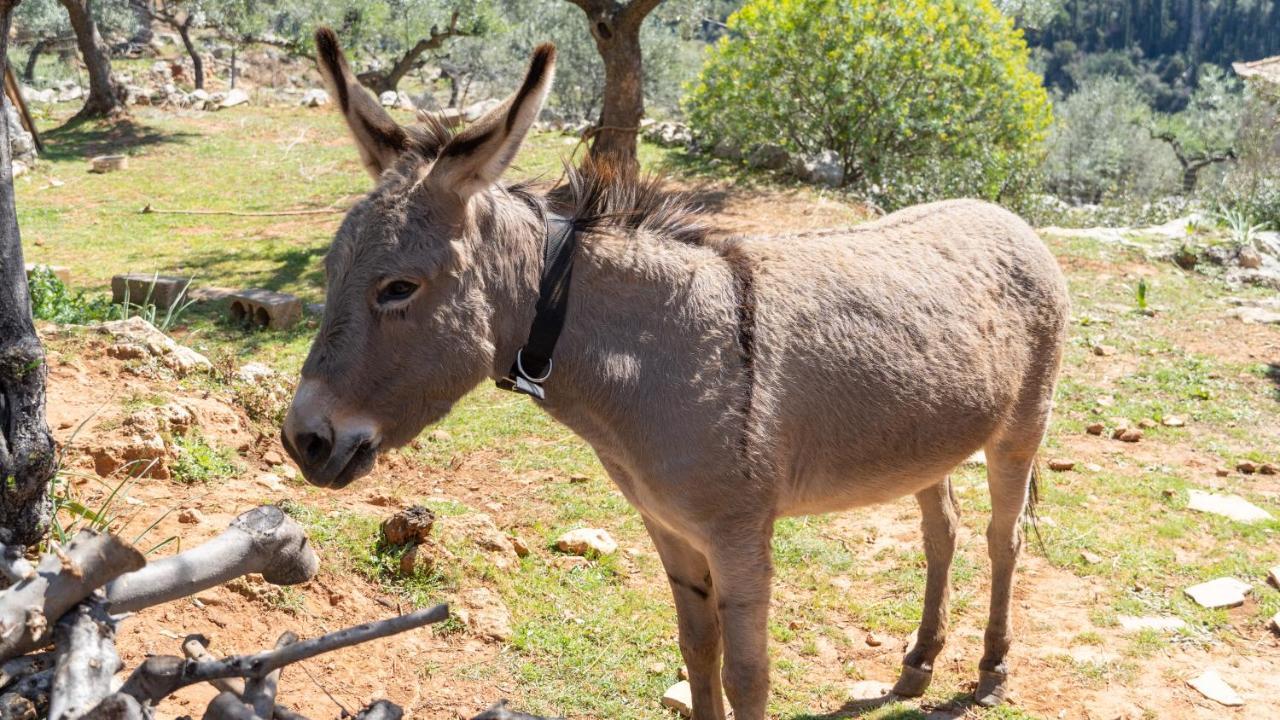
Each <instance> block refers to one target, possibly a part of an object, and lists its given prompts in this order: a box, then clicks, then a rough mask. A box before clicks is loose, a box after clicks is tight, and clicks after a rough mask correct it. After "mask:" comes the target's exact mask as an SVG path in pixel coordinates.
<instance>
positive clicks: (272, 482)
mask: <svg viewBox="0 0 1280 720" xmlns="http://www.w3.org/2000/svg"><path fill="white" fill-rule="evenodd" d="M254 482H256V483H258V484H259V485H261V486H262V487H264V488H266V489H268V490H270V491H272V492H281V491H283V490H284V489H285V485H284V483H283V482H281V481H280V477H279V476H277V475H275V474H274V473H262V474H261V475H259V476H258V477H257V479H255V480H254Z"/></svg>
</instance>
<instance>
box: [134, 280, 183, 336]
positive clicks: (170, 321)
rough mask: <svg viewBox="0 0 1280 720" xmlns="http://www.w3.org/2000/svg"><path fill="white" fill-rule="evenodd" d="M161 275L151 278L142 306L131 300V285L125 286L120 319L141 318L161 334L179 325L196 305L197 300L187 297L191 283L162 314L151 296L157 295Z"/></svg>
mask: <svg viewBox="0 0 1280 720" xmlns="http://www.w3.org/2000/svg"><path fill="white" fill-rule="evenodd" d="M159 279H160V274H159V273H156V274H154V275H152V277H151V284H150V285H148V286H147V294H146V295H145V296H144V297H143V298H142V302H141V303H140V304H134V303H133V302H131V301H130V298H129V284H128V283H125V286H124V302H123V303H121V305H120V319H121V320H128V319H129V318H130V317H140V318H142V319H143V320H146V321H147V322H149V323H151V324H152V325H154V326H155V327H156V329H158V330H160V331H161V332H169V328H171V327H173V326H174V325H175V324H177V322H178V319H179V318H181V317H182V315H183V314H184V313H186V311H187V309H188V308H190V307H191V306H192V305H194V304H195V302H196V301H195V300H193V299H191V298H189V297H187V287H190V281H188V284H187V286H185V287H183V288H182V291H181V292H179V293H178V297H176V298H174V299H173V302H172V303H170V304H169V306H168V307H167V308H165V310H164V314H163V315H161V314H160V308H159V307H158V306H156V304H155V303H153V302H151V296H152V295H154V294H155V291H156V282H157V281H159Z"/></svg>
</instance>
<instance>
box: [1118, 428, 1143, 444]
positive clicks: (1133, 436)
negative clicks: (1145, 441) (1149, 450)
mask: <svg viewBox="0 0 1280 720" xmlns="http://www.w3.org/2000/svg"><path fill="white" fill-rule="evenodd" d="M1111 437H1112V438H1114V439H1116V440H1119V441H1120V442H1127V443H1136V442H1138V441H1140V440H1142V431H1141V430H1139V429H1137V428H1126V427H1118V428H1116V429H1115V432H1113V433H1111Z"/></svg>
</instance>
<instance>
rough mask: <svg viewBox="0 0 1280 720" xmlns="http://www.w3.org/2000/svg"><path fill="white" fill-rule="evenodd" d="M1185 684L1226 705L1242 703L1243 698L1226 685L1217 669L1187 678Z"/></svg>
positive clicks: (1235, 705) (1231, 705)
mask: <svg viewBox="0 0 1280 720" xmlns="http://www.w3.org/2000/svg"><path fill="white" fill-rule="evenodd" d="M1187 684H1188V685H1190V686H1191V687H1193V688H1195V689H1196V690H1197V691H1199V693H1200V694H1201V695H1203V696H1205V697H1207V698H1209V699H1210V700H1213V701H1215V702H1218V703H1221V704H1223V705H1226V706H1227V707H1238V706H1240V705H1244V699H1243V698H1241V697H1240V693H1238V692H1236V691H1235V688H1233V687H1231V686H1230V685H1228V684H1227V681H1226V680H1223V679H1222V676H1221V675H1219V674H1218V671H1217V670H1214V669H1213V668H1210V669H1208V670H1205V671H1204V672H1203V673H1201V674H1200V675H1199V676H1197V677H1194V678H1192V679H1190V680H1188V681H1187Z"/></svg>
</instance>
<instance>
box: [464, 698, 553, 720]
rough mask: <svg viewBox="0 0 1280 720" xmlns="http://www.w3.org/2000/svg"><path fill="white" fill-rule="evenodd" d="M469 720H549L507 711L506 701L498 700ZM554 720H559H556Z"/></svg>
mask: <svg viewBox="0 0 1280 720" xmlns="http://www.w3.org/2000/svg"><path fill="white" fill-rule="evenodd" d="M471 720H551V719H550V718H544V717H541V716H538V715H528V714H525V713H522V712H516V711H514V710H508V709H507V701H506V700H500V701H498V702H496V703H494V704H493V705H491V706H490V707H489V709H488V710H485V711H484V712H482V713H480V714H479V715H477V716H475V717H473V718H471ZM556 720H560V719H559V718H556Z"/></svg>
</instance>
